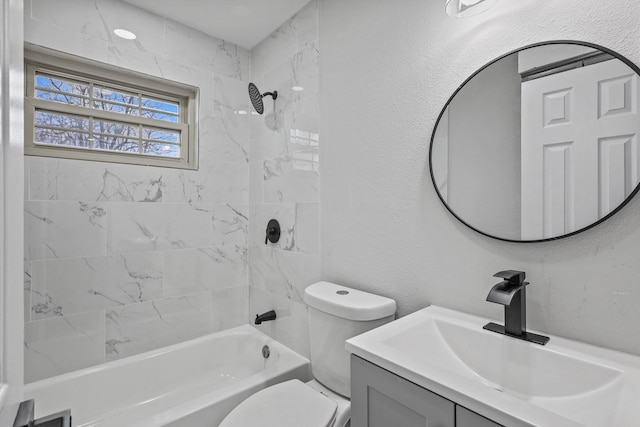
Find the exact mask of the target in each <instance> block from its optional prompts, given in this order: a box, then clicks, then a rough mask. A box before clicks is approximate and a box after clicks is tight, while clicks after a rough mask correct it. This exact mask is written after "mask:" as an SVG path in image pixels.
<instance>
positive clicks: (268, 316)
mask: <svg viewBox="0 0 640 427" xmlns="http://www.w3.org/2000/svg"><path fill="white" fill-rule="evenodd" d="M268 320H276V312H275V311H273V310H271V311H267V312H266V313H262V314H259V315H258V314H256V321H255V322H254V323H255V324H256V325H260V324H261V323H262V322H266V321H268Z"/></svg>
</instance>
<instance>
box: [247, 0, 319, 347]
mask: <svg viewBox="0 0 640 427" xmlns="http://www.w3.org/2000/svg"><path fill="white" fill-rule="evenodd" d="M318 18H319V13H318V0H312V1H311V2H310V3H308V4H307V5H306V6H305V7H304V8H303V9H302V10H300V11H299V12H298V13H297V14H296V15H294V16H293V17H292V18H291V19H289V20H288V21H287V22H285V23H284V24H283V25H282V26H281V27H280V28H279V29H277V30H276V31H274V32H273V33H272V34H271V36H269V37H268V38H267V39H265V40H264V41H263V42H261V43H260V44H259V45H258V46H256V47H255V48H254V49H253V50H252V52H251V61H252V68H251V79H252V81H253V82H255V83H256V85H258V88H259V89H260V90H261V91H262V92H266V91H273V90H277V91H278V98H277V100H276V102H275V111H274V105H273V102H272V101H271V99H270V98H265V99H264V102H265V114H264V115H263V116H259V115H255V114H252V115H251V135H250V145H249V153H250V162H249V218H250V225H249V253H248V256H249V312H250V316H255V315H256V314H258V313H262V312H264V311H268V310H271V309H275V310H276V313H277V316H278V318H277V320H276V321H275V322H265V323H263V324H262V325H260V326H257V328H259V329H260V330H262V331H263V332H265V333H267V334H269V335H271V336H272V337H274V338H275V339H277V340H279V341H280V342H282V343H284V344H285V345H288V346H289V347H291V348H293V349H294V350H296V351H297V352H299V353H301V354H303V355H305V356H307V357H308V356H309V338H308V332H307V327H308V326H307V325H308V323H307V307H306V305H304V303H303V299H302V298H303V292H304V289H305V288H306V287H307V286H308V285H310V284H312V283H314V282H317V281H318V280H320V256H319V214H318V212H319V197H318V192H319V153H318V151H319V144H320V140H321V138H320V136H321V135H320V107H319V100H318V98H319V96H318V70H319V69H318V61H319V57H320V49H319V44H318V24H319V22H318V20H319V19H318ZM294 88H295V89H298V90H295V89H294ZM299 89H302V90H299ZM271 218H276V219H278V221H279V222H280V226H281V228H282V231H281V237H280V241H279V242H277V243H275V244H272V243H269V244H268V245H265V243H264V240H265V229H266V226H267V222H268V220H269V219H271ZM250 320H251V319H250Z"/></svg>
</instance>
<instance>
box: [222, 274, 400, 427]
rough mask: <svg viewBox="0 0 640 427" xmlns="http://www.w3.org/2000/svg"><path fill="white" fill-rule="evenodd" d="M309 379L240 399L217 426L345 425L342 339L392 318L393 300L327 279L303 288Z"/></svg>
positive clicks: (345, 358) (347, 413)
mask: <svg viewBox="0 0 640 427" xmlns="http://www.w3.org/2000/svg"><path fill="white" fill-rule="evenodd" d="M304 301H305V303H306V304H307V305H308V306H309V339H310V342H311V348H310V350H311V372H312V374H313V377H314V379H313V380H311V381H309V382H307V383H303V382H302V381H300V380H290V381H285V382H283V383H279V384H276V385H273V386H271V387H267V388H265V389H264V390H261V391H259V392H257V393H255V394H254V395H252V396H251V397H249V398H247V399H246V400H245V401H244V402H242V403H240V405H238V406H237V407H236V408H235V409H234V410H233V411H231V412H230V413H229V415H227V417H226V418H225V419H224V420H223V421H222V423H221V424H220V427H247V426H261V427H300V426H305V427H345V426H346V425H347V423H348V422H349V420H350V418H351V401H350V400H349V397H350V396H351V390H350V367H349V353H348V352H347V351H346V350H345V348H344V345H345V344H344V342H345V340H347V339H349V338H351V337H354V336H356V335H360V334H362V333H364V332H366V331H368V330H371V329H373V328H376V327H378V326H381V325H383V324H385V323H388V322H390V321H392V320H393V319H394V316H395V312H396V302H395V301H394V300H392V299H389V298H385V297H382V296H379V295H373V294H370V293H368V292H362V291H358V290H355V289H351V288H347V287H345V286H340V285H336V284H334V283H329V282H318V283H315V284H313V285H311V286H309V287H307V289H306V290H305V295H304Z"/></svg>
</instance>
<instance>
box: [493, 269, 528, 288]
mask: <svg viewBox="0 0 640 427" xmlns="http://www.w3.org/2000/svg"><path fill="white" fill-rule="evenodd" d="M493 277H500V278H502V279H505V280H506V281H508V282H509V283H511V284H513V285H518V284H522V283H524V277H525V273H524V271H517V270H504V271H498V272H497V273H496V274H494V275H493Z"/></svg>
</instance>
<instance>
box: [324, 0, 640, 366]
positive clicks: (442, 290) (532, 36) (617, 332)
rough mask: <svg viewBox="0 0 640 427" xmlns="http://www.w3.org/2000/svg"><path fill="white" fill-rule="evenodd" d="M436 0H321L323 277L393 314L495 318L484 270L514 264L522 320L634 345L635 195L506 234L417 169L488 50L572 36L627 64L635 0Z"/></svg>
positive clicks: (639, 243) (636, 36) (639, 267)
mask: <svg viewBox="0 0 640 427" xmlns="http://www.w3.org/2000/svg"><path fill="white" fill-rule="evenodd" d="M443 3H444V2H435V1H424V0H403V1H401V2H391V1H387V0H351V1H348V2H345V1H340V0H325V1H324V2H323V3H322V4H321V12H320V45H321V46H322V61H321V62H320V88H321V91H320V93H321V99H320V104H321V108H322V123H321V126H322V134H323V143H322V145H321V152H320V157H321V158H322V163H321V169H322V175H321V181H320V206H321V210H320V213H321V215H320V217H321V245H322V246H321V248H322V249H321V259H322V278H323V279H324V280H332V281H336V282H340V283H344V284H350V285H352V286H354V287H357V288H360V289H366V290H370V291H373V292H378V293H380V294H383V295H387V296H390V297H393V298H395V299H396V300H397V301H398V307H399V313H400V315H406V314H408V313H410V312H412V311H415V310H418V309H420V308H422V307H424V306H425V305H427V304H436V305H442V306H446V307H450V308H453V309H458V310H462V311H465V312H471V313H475V314H479V315H484V316H489V317H491V318H493V319H501V317H502V308H501V307H498V306H497V305H495V304H490V303H488V302H485V298H486V295H487V292H488V291H489V289H490V288H491V286H492V285H493V284H494V283H496V282H495V279H494V278H492V277H491V276H492V275H493V274H494V273H495V272H496V271H499V270H502V269H507V268H512V269H521V270H524V271H526V272H527V278H528V279H529V280H530V281H531V286H530V288H529V308H528V310H529V324H530V326H531V327H532V328H534V329H539V330H542V331H545V332H549V333H552V334H557V335H561V336H566V337H570V338H574V339H578V340H583V341H587V342H591V343H595V344H599V345H605V346H609V347H613V348H616V349H620V350H625V351H630V352H633V353H636V354H640V340H637V339H630V337H637V336H639V335H640V321H638V320H640V319H639V315H638V306H640V283H639V282H640V279H639V277H640V263H638V248H639V247H640V214H639V213H640V198H637V197H636V198H635V199H634V200H633V201H632V202H631V203H630V204H629V205H627V206H626V207H625V208H624V209H623V210H622V211H621V212H619V213H618V214H617V215H615V216H614V217H613V218H611V219H610V220H608V221H607V222H605V223H604V224H601V225H599V226H598V227H595V228H593V229H591V230H589V231H587V232H584V233H581V234H579V235H577V236H574V237H571V238H566V239H562V240H559V241H554V242H547V243H537V244H516V243H506V242H501V241H497V240H492V239H490V238H487V237H484V236H482V235H479V234H477V233H475V232H473V231H472V230H469V229H468V228H466V227H465V226H464V225H462V224H460V223H459V222H457V221H456V220H455V219H454V218H453V217H452V216H451V215H450V214H449V213H448V212H447V211H446V210H445V208H444V207H443V206H442V204H441V203H440V201H439V199H438V198H437V196H436V193H435V191H434V189H433V187H432V184H431V180H430V179H429V171H428V169H427V167H428V159H427V155H428V142H429V138H430V135H431V132H432V130H433V126H434V124H435V121H436V119H437V117H438V114H439V112H440V110H441V108H442V106H443V105H444V103H445V102H446V101H447V99H448V97H449V95H450V94H451V93H452V92H453V91H454V90H455V89H456V88H457V87H458V85H460V84H461V83H462V82H463V81H464V79H465V78H466V77H467V76H469V75H470V74H471V73H472V72H474V71H475V70H476V69H477V68H479V67H480V66H482V65H483V64H485V63H487V62H488V61H490V60H491V59H493V58H495V57H497V56H499V55H502V54H504V53H506V52H509V51H511V50H513V49H515V48H518V47H520V46H524V45H528V44H531V43H533V42H537V41H544V40H553V39H575V40H584V41H589V42H594V43H598V44H601V45H604V46H607V47H609V48H612V49H614V50H616V51H618V52H619V53H621V54H623V55H625V56H627V57H628V58H629V59H631V60H632V61H634V62H636V63H640V45H638V43H637V41H638V40H640V27H638V25H637V22H638V19H639V18H640V8H639V6H638V3H637V0H621V1H620V2H616V3H615V5H614V6H612V5H611V4H610V3H609V2H602V1H597V0H589V1H577V0H570V1H563V2H558V1H554V2H550V1H535V0H521V1H502V2H499V3H497V5H496V6H495V8H493V9H491V10H490V11H489V12H487V13H485V14H483V15H479V16H476V17H472V18H466V19H451V18H449V17H448V16H447V15H446V14H445V13H444V4H443Z"/></svg>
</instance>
